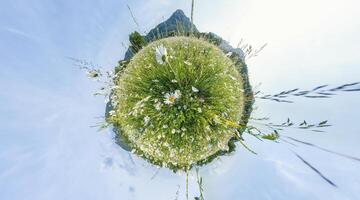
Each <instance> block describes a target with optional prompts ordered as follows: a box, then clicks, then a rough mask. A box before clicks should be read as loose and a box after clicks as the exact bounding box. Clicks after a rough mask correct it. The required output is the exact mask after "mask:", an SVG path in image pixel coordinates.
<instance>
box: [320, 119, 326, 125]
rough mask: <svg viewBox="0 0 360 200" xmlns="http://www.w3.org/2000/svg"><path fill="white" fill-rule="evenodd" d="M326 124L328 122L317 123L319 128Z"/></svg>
mask: <svg viewBox="0 0 360 200" xmlns="http://www.w3.org/2000/svg"><path fill="white" fill-rule="evenodd" d="M327 122H328V120H325V121H322V122H320V123H319V126H323V125H325V124H326V123H327Z"/></svg>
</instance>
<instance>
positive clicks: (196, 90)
mask: <svg viewBox="0 0 360 200" xmlns="http://www.w3.org/2000/svg"><path fill="white" fill-rule="evenodd" d="M191 90H192V91H193V92H199V89H197V88H196V87H194V86H192V87H191Z"/></svg>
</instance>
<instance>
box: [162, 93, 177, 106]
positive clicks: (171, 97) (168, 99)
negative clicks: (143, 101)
mask: <svg viewBox="0 0 360 200" xmlns="http://www.w3.org/2000/svg"><path fill="white" fill-rule="evenodd" d="M180 96H181V92H180V90H175V92H172V93H166V94H165V101H164V103H165V104H167V105H172V104H174V103H175V101H176V99H178V98H180Z"/></svg>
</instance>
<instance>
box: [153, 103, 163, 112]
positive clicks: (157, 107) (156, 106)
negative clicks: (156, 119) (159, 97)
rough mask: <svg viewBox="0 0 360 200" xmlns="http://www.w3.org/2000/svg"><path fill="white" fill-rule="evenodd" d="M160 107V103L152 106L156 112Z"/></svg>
mask: <svg viewBox="0 0 360 200" xmlns="http://www.w3.org/2000/svg"><path fill="white" fill-rule="evenodd" d="M161 106H162V104H161V103H160V102H158V103H156V104H155V105H154V107H155V109H156V110H161Z"/></svg>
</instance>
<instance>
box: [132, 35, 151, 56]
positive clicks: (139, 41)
mask: <svg viewBox="0 0 360 200" xmlns="http://www.w3.org/2000/svg"><path fill="white" fill-rule="evenodd" d="M129 41H130V47H129V49H130V51H131V52H132V53H134V54H135V53H137V52H138V51H140V50H141V49H142V48H143V47H144V46H145V45H146V44H147V43H146V40H145V37H144V36H142V35H141V34H140V33H138V32H137V31H135V32H133V33H131V34H130V35H129Z"/></svg>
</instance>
